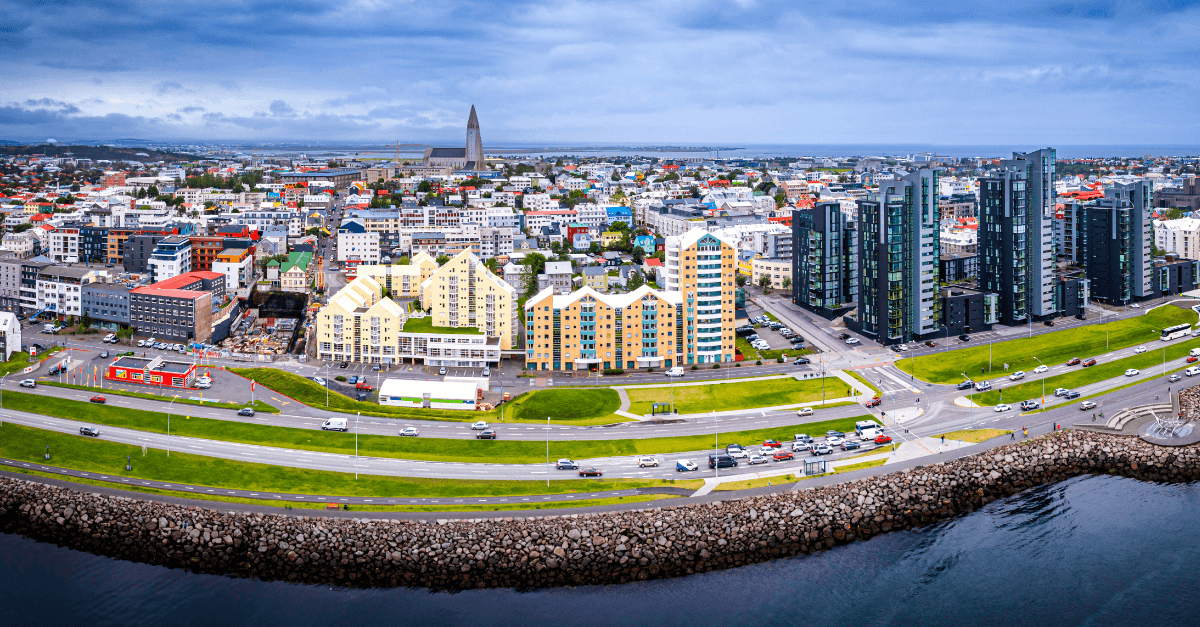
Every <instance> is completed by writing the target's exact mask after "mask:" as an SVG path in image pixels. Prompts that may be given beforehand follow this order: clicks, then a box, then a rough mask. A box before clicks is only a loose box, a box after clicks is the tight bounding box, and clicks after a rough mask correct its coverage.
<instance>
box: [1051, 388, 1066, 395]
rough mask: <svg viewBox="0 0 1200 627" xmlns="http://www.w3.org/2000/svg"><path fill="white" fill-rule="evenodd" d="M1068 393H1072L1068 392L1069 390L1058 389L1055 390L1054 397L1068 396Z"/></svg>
mask: <svg viewBox="0 0 1200 627" xmlns="http://www.w3.org/2000/svg"><path fill="white" fill-rule="evenodd" d="M1068 392H1070V390H1068V389H1067V388H1057V389H1055V390H1054V395H1055V396H1066V395H1067V393H1068Z"/></svg>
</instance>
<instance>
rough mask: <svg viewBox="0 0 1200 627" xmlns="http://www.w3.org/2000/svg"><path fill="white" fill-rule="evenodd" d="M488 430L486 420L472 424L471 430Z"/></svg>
mask: <svg viewBox="0 0 1200 627" xmlns="http://www.w3.org/2000/svg"><path fill="white" fill-rule="evenodd" d="M487 428H488V424H487V421H486V420H480V421H478V422H472V423H471V430H472V431H479V430H481V429H487Z"/></svg>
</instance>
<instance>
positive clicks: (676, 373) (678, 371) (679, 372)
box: [663, 366, 683, 377]
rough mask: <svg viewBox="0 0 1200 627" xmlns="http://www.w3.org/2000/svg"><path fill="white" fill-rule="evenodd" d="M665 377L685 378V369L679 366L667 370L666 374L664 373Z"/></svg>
mask: <svg viewBox="0 0 1200 627" xmlns="http://www.w3.org/2000/svg"><path fill="white" fill-rule="evenodd" d="M663 376H665V377H682V376H683V368H681V367H679V366H675V367H674V368H671V369H669V370H667V371H666V372H664V373H663Z"/></svg>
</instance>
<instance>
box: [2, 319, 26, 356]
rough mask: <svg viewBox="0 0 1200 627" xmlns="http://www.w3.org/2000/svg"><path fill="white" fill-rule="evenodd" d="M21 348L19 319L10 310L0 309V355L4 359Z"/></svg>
mask: <svg viewBox="0 0 1200 627" xmlns="http://www.w3.org/2000/svg"><path fill="white" fill-rule="evenodd" d="M20 350H21V321H20V320H18V319H17V315H16V314H14V313H12V312H11V311H0V355H3V356H4V361H8V358H9V357H10V356H12V354H13V353H15V352H17V351H20Z"/></svg>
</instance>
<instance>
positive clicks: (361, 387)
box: [354, 382, 375, 392]
mask: <svg viewBox="0 0 1200 627" xmlns="http://www.w3.org/2000/svg"><path fill="white" fill-rule="evenodd" d="M354 388H355V389H356V390H366V391H368V392H370V391H371V390H373V389H375V388H373V387H371V386H369V385H367V384H366V383H362V382H360V383H358V384H357V385H355V386H354Z"/></svg>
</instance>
